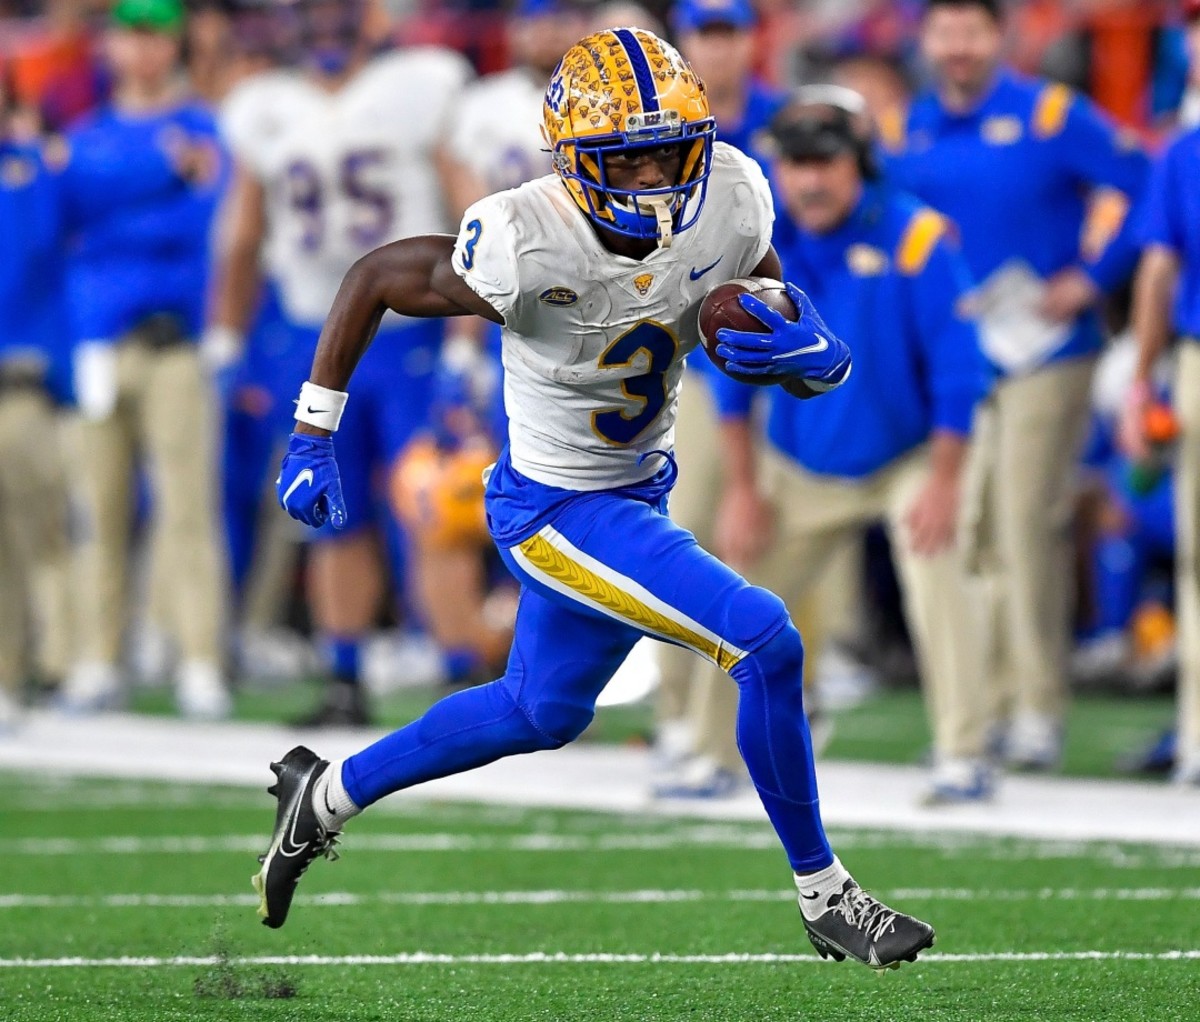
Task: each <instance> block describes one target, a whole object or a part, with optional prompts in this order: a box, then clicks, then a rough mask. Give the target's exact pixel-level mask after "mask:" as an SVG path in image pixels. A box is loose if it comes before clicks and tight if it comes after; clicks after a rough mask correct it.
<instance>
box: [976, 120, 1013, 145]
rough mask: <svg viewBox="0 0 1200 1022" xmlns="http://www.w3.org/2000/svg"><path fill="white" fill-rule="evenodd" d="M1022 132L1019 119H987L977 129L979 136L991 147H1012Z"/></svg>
mask: <svg viewBox="0 0 1200 1022" xmlns="http://www.w3.org/2000/svg"><path fill="white" fill-rule="evenodd" d="M1023 131H1024V128H1023V126H1022V125H1021V119H1020V118H1019V117H989V118H988V119H987V120H986V121H984V122H983V124H982V125H981V126H980V128H979V134H980V135H981V136H983V140H984V141H985V142H988V143H990V144H991V145H1012V144H1013V143H1014V142H1016V141H1017V140H1018V139H1019V138H1020V137H1021V134H1022V132H1023Z"/></svg>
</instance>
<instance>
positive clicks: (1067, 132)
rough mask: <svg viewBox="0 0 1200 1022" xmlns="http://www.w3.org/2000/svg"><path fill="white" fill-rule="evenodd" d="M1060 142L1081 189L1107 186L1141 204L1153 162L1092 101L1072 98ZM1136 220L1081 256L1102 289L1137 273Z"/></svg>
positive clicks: (1060, 155) (1060, 154)
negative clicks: (1134, 268)
mask: <svg viewBox="0 0 1200 1022" xmlns="http://www.w3.org/2000/svg"><path fill="white" fill-rule="evenodd" d="M1055 142H1056V145H1055V152H1056V155H1057V157H1058V159H1059V160H1060V161H1061V162H1062V164H1063V165H1064V166H1065V167H1066V168H1067V170H1068V171H1069V172H1070V173H1071V174H1072V175H1073V176H1074V177H1075V178H1076V179H1077V180H1078V182H1079V184H1080V186H1081V187H1083V188H1097V187H1103V186H1108V187H1110V188H1115V189H1117V190H1118V191H1121V192H1123V193H1124V194H1125V195H1126V196H1127V197H1128V199H1129V201H1130V203H1131V204H1135V203H1137V202H1138V200H1139V199H1140V197H1141V195H1142V192H1143V190H1144V189H1145V186H1146V179H1147V177H1148V175H1149V170H1150V164H1149V160H1148V159H1147V157H1146V154H1145V153H1144V152H1143V151H1142V150H1141V148H1140V147H1138V146H1137V145H1136V144H1134V143H1133V142H1131V141H1129V140H1128V139H1127V138H1126V137H1125V136H1124V135H1123V134H1122V133H1120V132H1119V131H1118V130H1117V128H1116V126H1115V125H1114V124H1112V122H1110V121H1109V120H1108V119H1107V118H1106V117H1105V116H1104V115H1103V114H1102V113H1101V112H1100V110H1099V109H1098V108H1097V107H1096V106H1095V105H1094V104H1093V103H1092V102H1091V101H1090V100H1088V99H1085V98H1084V97H1082V96H1073V97H1072V98H1071V101H1070V107H1069V109H1068V110H1067V113H1066V120H1065V123H1064V124H1063V129H1062V131H1061V132H1060V133H1059V134H1058V135H1057V138H1056V140H1055ZM1134 220H1135V218H1134V217H1133V216H1131V215H1129V213H1126V215H1125V216H1124V217H1123V218H1122V222H1121V224H1120V226H1119V227H1118V228H1117V230H1116V231H1115V232H1114V234H1113V236H1112V237H1111V240H1109V241H1108V243H1107V244H1106V245H1103V246H1102V247H1101V248H1100V250H1099V251H1098V252H1095V253H1090V254H1084V255H1083V256H1082V257H1081V260H1080V261H1081V263H1082V264H1083V268H1084V270H1085V271H1086V272H1087V274H1088V275H1089V276H1090V277H1091V278H1092V279H1093V280H1094V281H1095V282H1096V285H1097V286H1098V287H1099V288H1100V289H1101V290H1102V291H1111V290H1112V289H1113V288H1115V287H1116V286H1117V285H1119V284H1120V283H1121V282H1122V281H1123V280H1124V279H1125V278H1127V277H1128V276H1129V274H1130V273H1132V272H1133V267H1134V264H1135V263H1136V262H1137V255H1138V249H1137V242H1136V237H1135V227H1134Z"/></svg>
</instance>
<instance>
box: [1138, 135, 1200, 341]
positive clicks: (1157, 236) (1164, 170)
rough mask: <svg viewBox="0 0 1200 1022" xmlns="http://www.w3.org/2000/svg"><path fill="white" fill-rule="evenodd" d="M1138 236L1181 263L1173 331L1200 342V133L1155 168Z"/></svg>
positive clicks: (1176, 145) (1170, 150) (1177, 144)
mask: <svg viewBox="0 0 1200 1022" xmlns="http://www.w3.org/2000/svg"><path fill="white" fill-rule="evenodd" d="M1139 228H1140V229H1139V231H1138V236H1139V240H1140V241H1141V242H1142V244H1144V245H1165V246H1166V247H1167V248H1169V249H1171V250H1172V251H1173V252H1174V253H1175V254H1176V255H1177V256H1178V257H1179V261H1180V274H1179V285H1178V288H1177V290H1176V293H1175V328H1176V329H1177V330H1178V331H1179V332H1180V333H1181V334H1184V335H1186V336H1188V337H1192V338H1200V128H1195V129H1193V130H1191V131H1188V132H1185V133H1184V134H1182V135H1180V136H1179V137H1178V138H1176V139H1175V140H1174V141H1173V142H1172V143H1171V144H1170V145H1169V146H1168V147H1167V149H1166V151H1165V152H1164V153H1163V154H1162V156H1160V157H1159V159H1158V162H1157V163H1156V164H1155V166H1154V173H1153V174H1152V176H1151V178H1150V187H1149V188H1148V189H1147V194H1146V202H1145V204H1144V207H1143V209H1142V216H1141V223H1140V224H1139Z"/></svg>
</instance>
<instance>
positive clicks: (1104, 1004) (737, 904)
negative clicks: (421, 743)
mask: <svg viewBox="0 0 1200 1022" xmlns="http://www.w3.org/2000/svg"><path fill="white" fill-rule="evenodd" d="M272 805H273V803H272V801H271V800H270V799H269V798H268V796H266V795H265V794H259V793H256V792H252V791H247V790H244V789H233V788H190V787H185V786H170V787H164V786H161V785H150V784H143V783H133V782H111V783H109V782H103V781H96V780H90V781H75V782H58V781H53V780H41V781H32V780H30V779H29V778H26V777H21V776H17V775H11V774H10V775H0V863H2V864H3V866H2V869H3V879H2V880H0V1018H2V1019H4V1020H6V1022H27V1020H37V1022H43V1020H62V1022H87V1020H93V1019H139V1020H147V1022H150V1020H153V1022H168V1020H174V1019H288V1020H293V1019H294V1020H322V1022H358V1020H367V1019H378V1020H389V1022H410V1020H411V1022H417V1020H422V1022H423V1020H433V1019H447V1020H471V1022H475V1020H479V1022H488V1020H499V1019H505V1020H508V1019H539V1020H560V1019H562V1020H576V1019H586V1020H610V1019H612V1020H618V1019H620V1020H625V1019H639V1020H640V1019H646V1020H651V1019H654V1020H657V1019H679V1020H687V1022H702V1020H731V1022H742V1020H753V1022H772V1020H789V1022H791V1020H800V1019H805V1020H808V1019H814V1020H815V1019H831V1020H838V1022H853V1020H864V1022H866V1020H869V1022H888V1020H903V1022H908V1020H920V1022H937V1020H962V1022H977V1020H994V1022H1005V1020H1014V1022H1017V1020H1019V1022H1033V1020H1043V1019H1045V1020H1063V1022H1085V1020H1086V1022H1096V1020H1102V1022H1107V1020H1124V1019H1129V1020H1133V1019H1137V1020H1143V1019H1150V1020H1156V1022H1158V1020H1195V1019H1196V1018H1197V1017H1198V1016H1200V1008H1198V1007H1197V1006H1198V1005H1200V957H1197V956H1196V955H1195V954H1194V952H1195V951H1196V949H1198V948H1200V923H1197V918H1198V913H1197V909H1198V908H1200V888H1198V887H1197V886H1196V885H1197V880H1196V877H1197V875H1198V874H1197V869H1198V867H1200V849H1190V850H1187V849H1169V848H1154V847H1139V846H1130V845H1115V844H1095V845H1080V844H1074V843H1054V842H1028V841H1016V840H998V839H987V838H975V837H963V836H957V837H952V836H941V837H938V836H929V835H925V836H917V837H914V836H904V835H899V836H897V835H889V834H885V833H878V832H869V833H867V832H844V833H839V834H837V835H836V836H835V837H836V841H835V844H836V846H837V847H838V848H839V850H840V852H841V855H842V858H843V860H844V861H845V862H846V863H847V864H848V865H849V866H850V867H851V868H852V869H853V870H854V871H855V873H856V874H857V875H858V876H859V878H860V879H861V880H862V881H863V882H864V883H866V884H867V885H868V886H871V887H873V888H874V889H875V890H876V891H878V892H880V893H881V894H882V895H883V896H885V897H887V898H890V899H894V900H895V901H896V902H897V903H898V904H901V905H903V906H904V907H905V908H908V909H910V910H911V911H914V912H916V913H918V914H921V915H923V916H925V917H926V918H928V919H930V920H931V921H933V922H934V924H935V925H936V926H937V928H938V935H939V939H938V944H937V947H936V948H935V949H934V951H935V952H936V953H935V954H932V955H930V957H929V959H928V960H927V961H922V962H920V963H918V964H917V965H915V966H905V967H904V968H903V969H901V970H900V971H899V972H896V973H888V974H886V975H884V976H882V977H877V976H875V975H874V974H872V973H871V972H869V971H868V970H867V969H864V968H862V967H861V966H854V965H850V964H842V965H832V964H828V963H819V962H818V961H817V959H816V957H815V955H814V954H813V953H812V951H811V949H810V948H809V947H808V944H807V941H806V939H805V938H804V936H803V933H802V929H801V926H800V922H799V917H798V913H797V911H796V908H795V905H794V904H793V903H792V902H791V900H790V896H789V892H788V885H789V878H788V873H787V868H786V865H785V863H784V862H783V860H782V857H781V855H780V853H779V851H778V850H777V849H776V848H775V846H774V842H773V838H772V836H771V834H770V833H769V831H768V830H767V828H766V827H765V826H759V825H751V824H712V823H703V824H701V823H695V822H689V821H680V820H668V819H656V818H652V817H640V816H638V817H615V816H608V815H600V814H589V813H560V812H549V811H545V810H534V809H528V810H524V809H507V808H506V809H491V808H486V807H471V806H450V805H433V806H420V805H417V804H415V803H411V802H408V801H405V800H398V801H397V800H393V802H392V803H391V804H390V805H389V804H387V803H385V804H384V805H383V806H381V807H379V811H378V812H376V813H373V814H368V816H366V817H364V818H362V819H360V820H357V821H355V823H354V825H353V826H352V829H351V830H350V831H349V833H348V835H347V838H346V841H345V844H344V857H343V859H342V861H341V862H337V863H325V862H317V863H316V864H315V865H314V866H313V868H312V872H311V873H310V874H309V875H308V876H307V877H306V878H305V880H304V883H303V885H302V887H301V890H302V892H303V893H302V895H301V897H300V898H299V899H298V902H297V904H296V906H295V907H294V909H293V915H292V918H291V920H290V921H289V923H288V925H287V926H286V927H285V928H284V929H283V930H281V931H277V932H275V931H269V930H267V929H266V928H265V927H263V926H261V925H259V923H258V920H257V917H256V916H255V914H254V904H253V903H254V898H253V895H252V892H251V889H250V884H249V878H250V875H251V873H252V872H254V870H255V869H256V863H255V861H254V853H255V851H256V850H258V849H260V848H264V847H265V843H266V830H267V828H268V827H269V825H270V821H271V818H272V812H273V810H272ZM1121 952H1124V953H1131V954H1132V955H1135V956H1138V957H1129V956H1126V957H1121V956H1120V955H1119V954H1118V953H1121ZM1173 952H1193V954H1192V955H1191V956H1184V957H1181V956H1179V955H1172V953H1173ZM421 953H425V954H428V955H436V956H441V959H440V960H439V961H436V962H432V963H424V964H414V961H415V960H416V959H415V958H414V956H417V955H419V954H421ZM1092 953H1094V954H1092ZM1090 954H1092V957H1079V956H1088V955H1090ZM538 955H544V956H548V957H549V959H550V960H542V961H536V960H530V959H531V958H532V957H533V956H538ZM557 955H563V956H566V957H565V959H564V960H554V956H557ZM772 955H779V956H796V955H799V956H802V960H798V961H788V960H783V961H777V962H772V961H769V960H767V959H768V957H769V956H772ZM126 956H132V957H137V958H140V959H152V960H155V961H158V962H165V963H166V964H159V965H152V964H148V963H145V962H143V963H141V964H132V963H127V964H110V965H105V966H84V965H81V964H76V965H61V964H51V962H61V960H63V959H67V958H79V959H86V960H96V959H112V958H122V957H126ZM290 956H317V957H316V958H315V959H314V960H313V961H312V962H309V963H300V964H264V963H263V962H262V960H261V959H263V958H277V957H285V958H286V957H290ZM345 956H355V957H356V958H359V960H360V962H361V958H360V956H379V957H383V958H385V959H386V960H385V961H383V962H374V963H361V964H346V962H345V961H339V960H338V959H341V958H344V957H345ZM505 956H516V957H517V958H519V959H523V960H518V961H514V960H511V959H510V960H506V959H505ZM594 956H599V957H594ZM605 956H616V957H617V960H603V959H604V957H605ZM655 956H659V957H658V959H657V960H656V958H655ZM726 956H750V960H738V959H736V958H726ZM1057 956H1066V957H1057ZM176 958H183V959H185V960H186V961H185V962H184V963H183V964H176V963H172V962H171V961H170V960H172V959H176ZM18 959H38V960H42V961H41V963H40V964H37V965H34V966H32V967H30V966H25V965H22V966H20V967H13V964H12V963H13V962H14V961H16V960H18ZM247 960H249V961H247Z"/></svg>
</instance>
